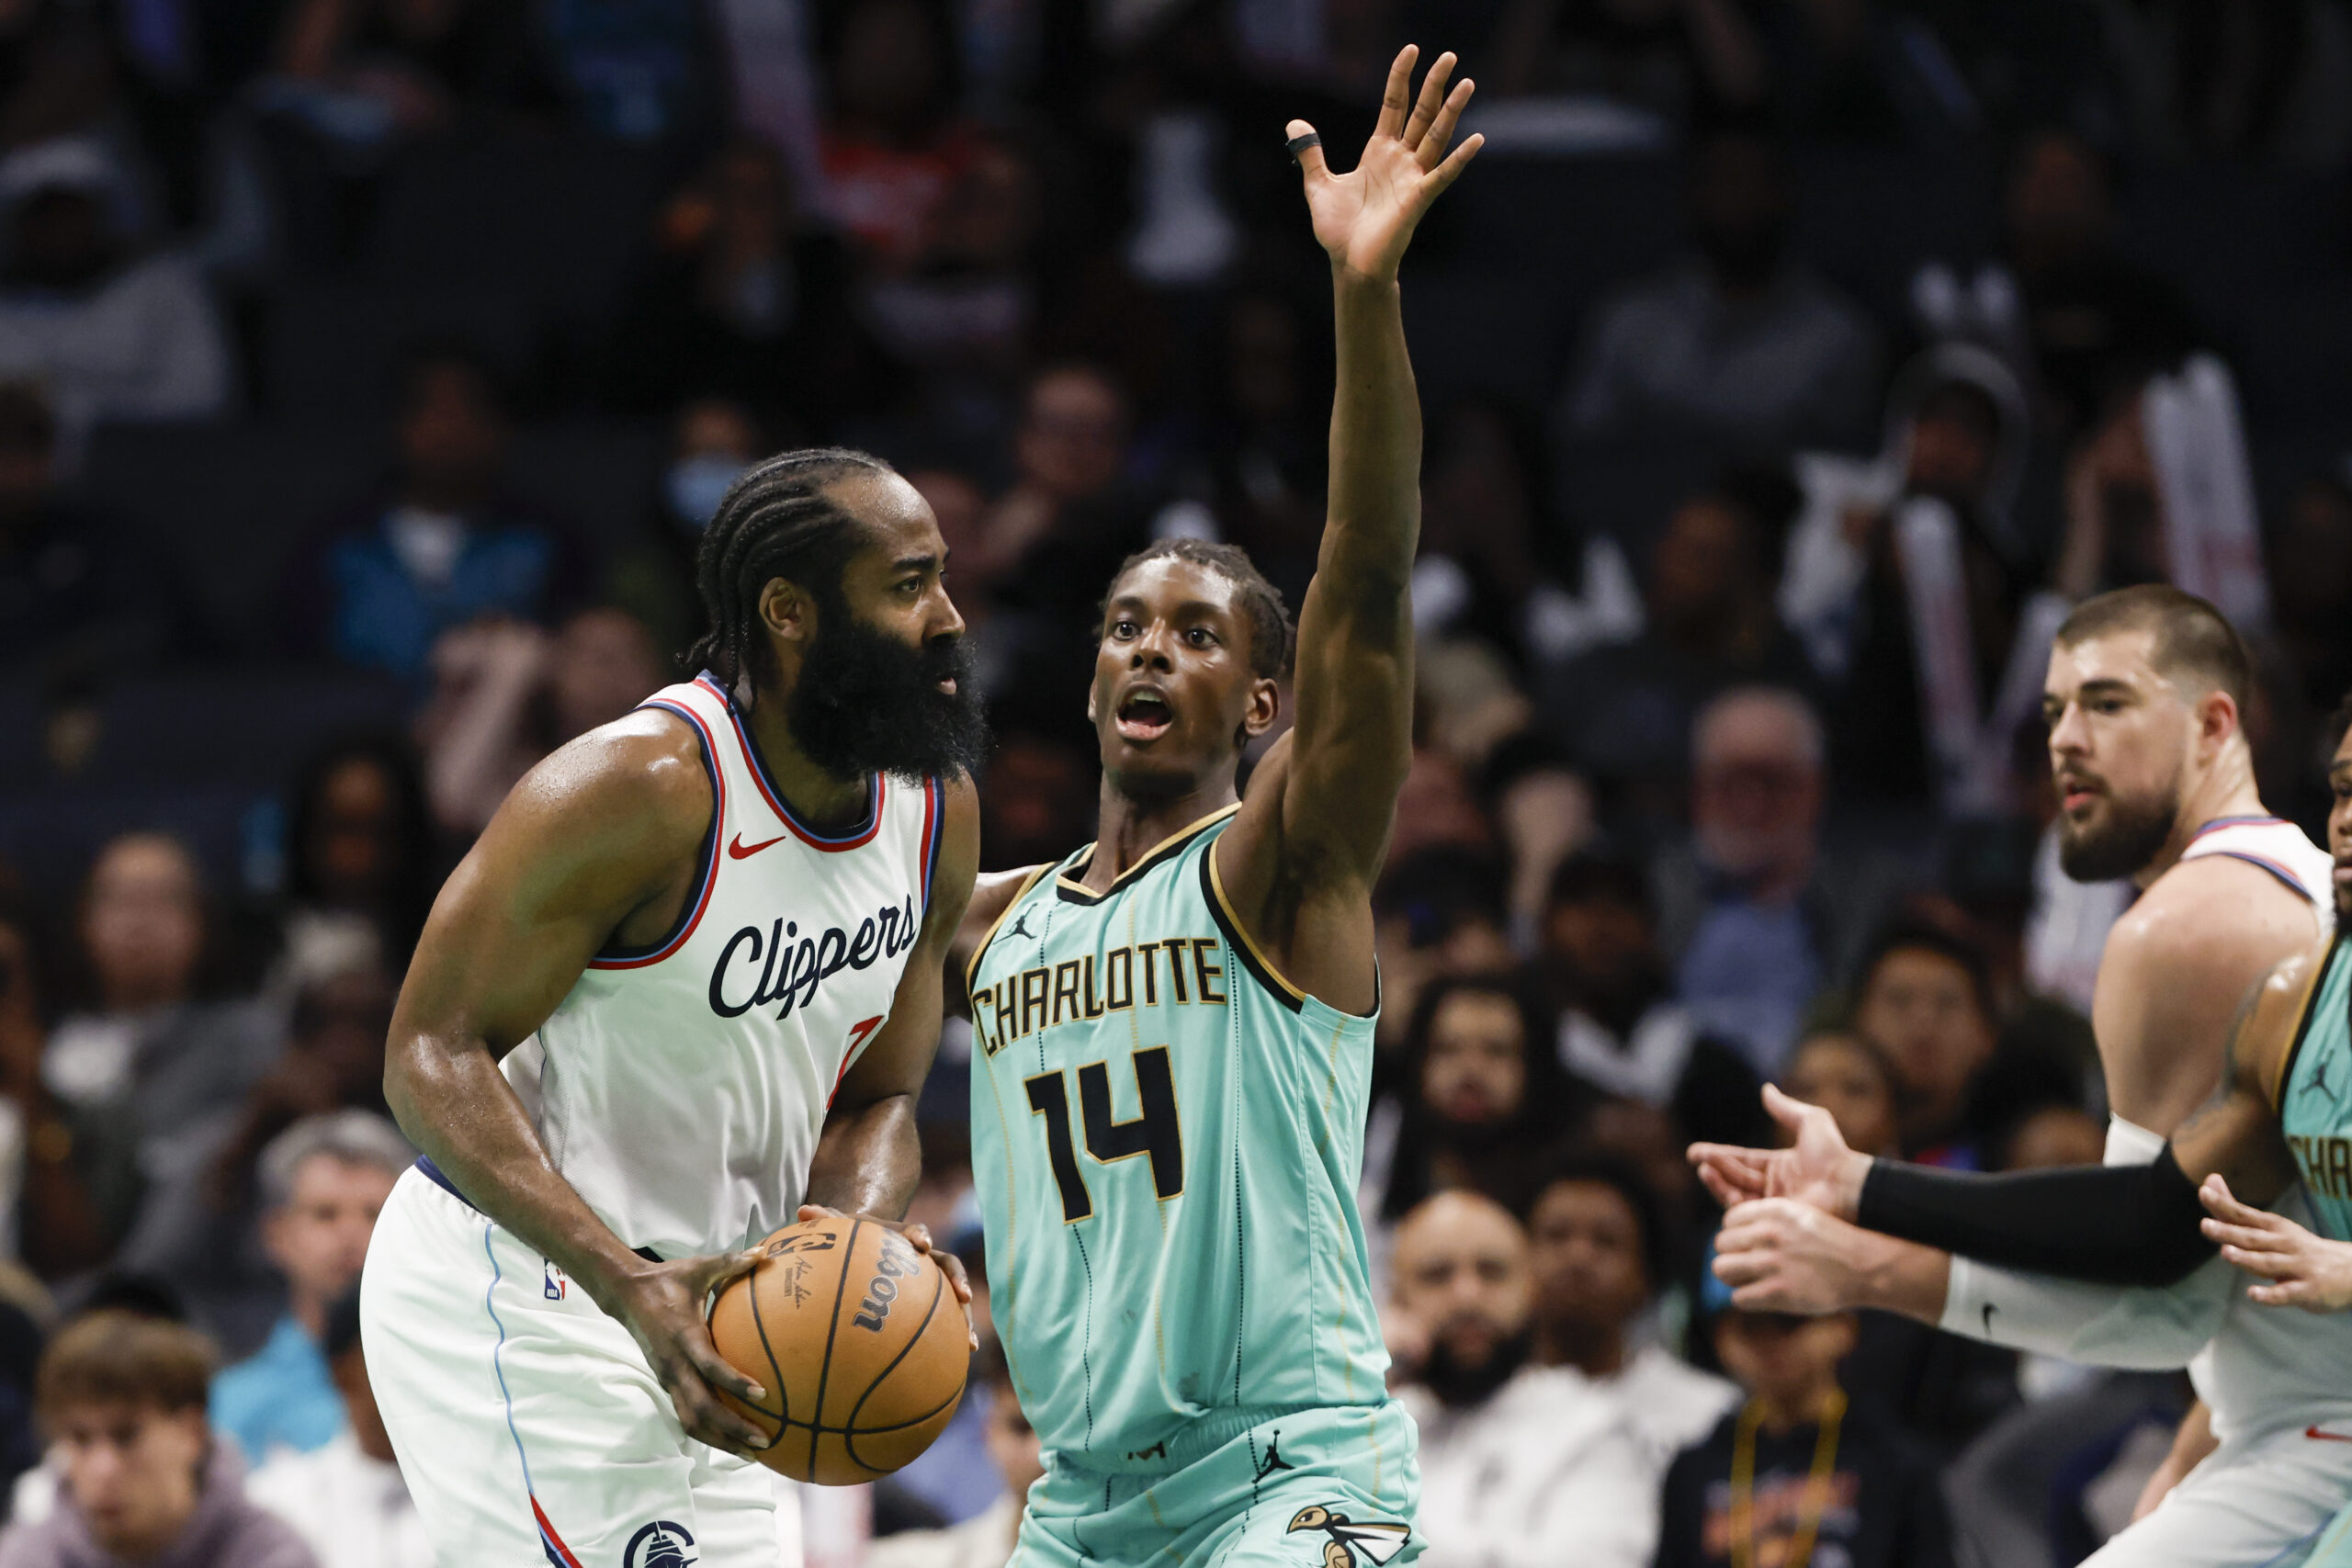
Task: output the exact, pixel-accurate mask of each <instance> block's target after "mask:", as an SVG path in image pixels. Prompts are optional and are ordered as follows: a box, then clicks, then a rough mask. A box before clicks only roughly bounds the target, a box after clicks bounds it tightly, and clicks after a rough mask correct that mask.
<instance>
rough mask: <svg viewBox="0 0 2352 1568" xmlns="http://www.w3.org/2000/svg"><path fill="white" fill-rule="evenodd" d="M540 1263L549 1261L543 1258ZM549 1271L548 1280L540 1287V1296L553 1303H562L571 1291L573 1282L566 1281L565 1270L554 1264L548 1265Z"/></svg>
mask: <svg viewBox="0 0 2352 1568" xmlns="http://www.w3.org/2000/svg"><path fill="white" fill-rule="evenodd" d="M539 1261H541V1262H542V1263H546V1262H547V1259H545V1258H541V1259H540V1260H539ZM547 1269H548V1273H547V1280H546V1282H545V1283H544V1284H542V1285H541V1286H540V1287H539V1294H541V1295H543V1296H545V1297H547V1299H548V1300H549V1301H551V1302H560V1301H561V1300H563V1298H564V1296H565V1295H566V1294H567V1293H568V1292H570V1291H571V1280H567V1279H565V1278H564V1277H563V1270H562V1269H559V1268H557V1267H556V1266H555V1265H554V1264H552V1263H548V1265H547Z"/></svg>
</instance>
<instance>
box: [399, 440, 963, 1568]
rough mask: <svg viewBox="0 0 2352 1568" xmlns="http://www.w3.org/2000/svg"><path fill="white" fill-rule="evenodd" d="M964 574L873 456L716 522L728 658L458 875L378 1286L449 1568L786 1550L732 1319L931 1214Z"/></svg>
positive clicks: (405, 1072) (403, 1110)
mask: <svg viewBox="0 0 2352 1568" xmlns="http://www.w3.org/2000/svg"><path fill="white" fill-rule="evenodd" d="M945 559H946V549H945V547H944V545H943V544H942V543H941V540H940V536H939V528H938V525H937V524H936V522H935V521H934V520H933V516H932V513H931V509H930V508H929V507H928V506H927V505H925V504H924V502H923V501H922V497H921V496H920V495H919V494H917V493H916V491H914V489H913V487H911V486H910V485H909V484H908V483H907V482H906V481H905V480H904V479H900V478H899V476H898V475H897V474H895V473H893V472H892V471H891V470H890V469H889V468H888V467H887V466H885V465H884V464H882V463H880V462H879V461H877V460H876V459H874V458H872V457H865V456H864V455H863V454H860V453H855V452H849V451H844V450H838V449H826V450H818V451H805V452H791V453H786V454H785V455H783V456H781V457H774V458H771V459H769V460H768V461H766V462H764V463H762V464H760V465H758V466H756V467H755V468H752V470H751V471H750V472H749V473H747V474H745V475H744V476H743V477H742V478H741V479H739V480H738V481H737V482H736V484H735V485H734V487H733V488H732V489H731V490H730V491H729V492H728V494H727V497H726V499H725V500H724V501H723V502H721V503H720V505H719V509H718V513H717V515H716V516H715V517H714V518H713V519H712V521H711V524H710V525H709V528H708V530H707V533H706V535H705V536H704V540H703V544H702V549H701V557H700V560H699V563H698V566H697V586H698V588H699V590H700V593H701V597H702V600H703V604H704V608H705V610H706V611H707V615H708V616H709V621H710V630H709V632H708V634H707V636H705V637H704V638H703V639H702V641H701V642H700V643H699V644H697V645H696V647H695V650H694V654H693V658H694V659H695V660H696V661H697V662H698V663H700V665H701V666H702V673H701V674H700V675H698V676H697V677H696V678H695V679H694V680H693V681H690V682H683V683H681V684H678V685H674V686H671V687H668V688H666V689H664V690H663V691H662V692H659V693H657V694H654V695H653V696H652V697H651V698H650V699H649V700H648V701H647V702H646V703H645V705H643V706H641V707H640V708H639V709H638V710H637V711H636V712H635V713H633V714H631V715H629V716H628V717H625V718H622V719H619V720H617V721H616V722H614V723H612V724H608V725H605V727H604V728H600V729H596V730H593V731H591V732H590V733H589V734H587V735H585V736H583V737H582V738H581V739H577V740H574V741H572V742H571V744H569V745H567V746H565V747H564V748H562V749H561V750H559V751H557V752H556V753H555V754H554V755H552V756H551V757H549V758H548V759H547V761H544V762H542V763H540V764H539V766H538V767H537V768H535V769H534V770H532V772H531V773H530V774H529V775H528V776H526V778H525V779H524V780H523V781H522V782H521V783H520V784H517V785H516V786H515V790H514V793H513V794H512V795H509V796H508V797H507V800H506V802H505V804H504V805H503V806H502V807H500V808H499V811H498V814H497V816H496V817H495V818H493V819H492V822H491V824H490V826H489V828H488V829H486V830H485V831H484V832H483V834H482V836H481V840H480V841H479V842H478V843H476V844H475V846H474V848H473V850H472V852H470V853H469V854H468V855H467V857H466V859H465V861H464V863H462V864H460V865H459V866H458V869H457V871H456V872H455V873H454V874H452V875H451V876H450V878H449V881H448V884H447V886H445V887H444V888H443V889H442V891H441V896H440V897H439V899H438V900H437V901H436V902H435V906H434V908H433V914H432V918H431V919H430V920H429V921H428V922H427V924H426V926H425V930H424V938H423V940H422V942H420V943H419V945H418V947H417V951H416V957H415V961H414V963H413V965H412V966H411V967H410V969H409V972H408V977H407V981H406V984H405V985H404V986H403V987H401V998H400V1004H399V1009H398V1011H397V1013H396V1015H395V1017H394V1019H393V1022H392V1030H391V1038H390V1043H389V1045H388V1047H387V1052H386V1063H385V1074H384V1082H385V1094H386V1097H387V1099H388V1100H390V1103H391V1106H392V1109H393V1111H394V1113H395V1114H396V1115H397V1116H398V1117H399V1118H400V1122H401V1126H402V1128H403V1129H405V1130H406V1132H407V1133H408V1135H409V1137H410V1138H411V1139H412V1140H413V1142H414V1143H415V1144H416V1145H417V1146H418V1147H419V1148H420V1149H422V1150H423V1151H424V1156H425V1157H424V1158H423V1159H421V1160H419V1161H418V1162H417V1167H416V1168H415V1169H414V1170H412V1171H410V1172H409V1173H408V1174H407V1175H405V1176H404V1177H402V1178H401V1182H400V1184H399V1186H398V1187H397V1188H395V1189H394V1190H393V1193H392V1196H391V1199H390V1201H389V1202H388V1203H387V1205H386V1207H385V1209H384V1212H383V1214H382V1217H381V1218H380V1219H379V1221H378V1224H377V1226H376V1231H375V1235H374V1240H373V1243H372V1245H371V1246H370V1247H369V1250H368V1266H367V1270H366V1274H365V1276H364V1280H365V1282H364V1286H363V1294H362V1312H363V1324H364V1333H365V1336H366V1342H367V1348H368V1371H369V1372H370V1374H371V1381H372V1382H373V1383H374V1385H375V1387H376V1390H377V1397H378V1400H379V1404H381V1406H382V1410H383V1416H384V1422H385V1426H386V1427H387V1428H388V1429H389V1430H390V1434H391V1438H392V1443H393V1446H394V1448H395V1449H396V1450H398V1452H399V1455H400V1461H401V1473H402V1475H403V1476H404V1477H405V1478H406V1480H407V1482H408V1484H409V1487H410V1490H411V1491H412V1492H413V1494H414V1495H415V1498H416V1503H417V1507H418V1510H419V1512H420V1513H421V1514H422V1515H423V1516H424V1522H425V1525H426V1529H427V1530H428V1532H429V1534H430V1535H431V1538H432V1540H433V1543H434V1550H435V1554H436V1555H437V1556H438V1557H439V1558H440V1560H441V1561H442V1562H450V1563H457V1562H464V1563H469V1564H483V1565H496V1568H524V1565H525V1564H528V1563H541V1562H546V1563H553V1564H556V1565H557V1568H578V1565H579V1564H581V1563H583V1562H589V1563H595V1564H598V1565H599V1568H602V1565H605V1564H613V1563H626V1564H629V1565H631V1568H643V1565H644V1564H646V1563H649V1562H652V1561H654V1560H655V1559H656V1558H658V1557H661V1556H662V1553H663V1551H670V1552H673V1553H674V1552H676V1551H678V1550H680V1549H681V1543H684V1545H685V1547H686V1549H689V1550H690V1551H691V1552H692V1553H693V1554H694V1555H695V1557H697V1558H698V1559H699V1560H700V1561H703V1562H713V1563H722V1562H723V1563H726V1564H729V1568H733V1565H735V1564H738V1563H747V1564H761V1563H769V1564H773V1563H775V1562H777V1561H778V1551H779V1548H778V1542H777V1538H776V1529H775V1512H774V1493H773V1490H772V1478H771V1477H770V1476H769V1475H768V1473H767V1472H765V1471H763V1470H761V1469H759V1468H758V1467H757V1466H756V1465H755V1464H754V1462H753V1461H752V1458H751V1457H750V1456H751V1454H752V1450H756V1449H758V1448H760V1447H762V1446H763V1439H762V1437H761V1435H760V1433H759V1432H758V1431H757V1430H756V1429H755V1428H754V1427H752V1426H751V1425H750V1424H749V1423H748V1422H746V1421H744V1420H742V1419H741V1418H740V1417H738V1416H735V1415H733V1414H731V1413H730V1412H729V1411H728V1410H727V1409H725V1408H724V1407H723V1406H722V1404H720V1402H719V1401H718V1397H717V1395H716V1393H715V1392H714V1391H715V1390H721V1389H723V1390H726V1391H728V1392H729V1393H733V1394H735V1395H736V1396H737V1397H739V1398H741V1399H744V1400H746V1401H749V1402H756V1401H757V1400H759V1399H760V1398H761V1397H762V1392H761V1391H760V1390H759V1389H758V1388H757V1387H756V1386H755V1385H754V1384H753V1383H752V1382H751V1380H749V1379H747V1378H745V1377H744V1376H743V1375H742V1374H741V1373H740V1372H737V1371H734V1370H733V1369H732V1368H730V1367H729V1366H728V1365H727V1364H726V1363H725V1362H724V1361H722V1360H721V1359H719V1357H718V1353H717V1351H716V1350H715V1349H714V1348H713V1347H712V1344H711V1340H710V1336H709V1333H708V1331H707V1329H706V1328H705V1326H704V1323H703V1308H704V1303H705V1300H706V1298H707V1296H708V1295H709V1293H710V1292H712V1291H713V1290H715V1289H717V1288H718V1286H719V1285H721V1284H724V1283H725V1282H726V1281H727V1280H730V1279H733V1278H735V1277H736V1276H737V1275H740V1274H741V1273H743V1272H745V1271H746V1270H747V1269H750V1268H751V1267H752V1265H753V1263H754V1262H755V1261H756V1257H757V1255H756V1254H755V1253H753V1252H752V1251H750V1250H747V1248H749V1247H751V1245H752V1244H753V1243H755V1242H757V1241H758V1240H760V1239H761V1238H762V1237H763V1236H764V1235H766V1234H767V1233H768V1232H770V1231H772V1230H775V1228H777V1227H779V1226H781V1225H784V1224H789V1223H791V1221H792V1220H793V1219H794V1218H795V1217H796V1216H799V1217H807V1216H808V1215H809V1214H810V1213H814V1212H817V1211H816V1209H815V1208H814V1207H812V1206H822V1207H823V1208H827V1209H831V1210H836V1211H842V1212H854V1213H862V1214H865V1215H868V1216H872V1217H875V1218H877V1219H878V1220H880V1221H882V1222H883V1223H885V1224H894V1223H895V1222H897V1221H898V1220H899V1217H900V1216H901V1215H902V1214H903V1213H905V1208H906V1203H907V1201H908V1199H909V1198H910V1195H911V1194H912V1192H913V1190H914V1186H915V1179H916V1176H917V1174H918V1168H919V1164H920V1160H919V1156H918V1152H917V1147H916V1142H915V1127H914V1117H913V1104H914V1097H915V1094H916V1092H917V1091H918V1090H919V1089H920V1088H921V1087H922V1081H923V1078H924V1077H925V1075H926V1074H927V1073H928V1072H929V1070H930V1066H931V1060H932V1054H933V1047H934V1046H935V1045H936V1043H937V1042H938V1035H939V1017H940V1013H939V1006H940V976H941V965H942V962H943V960H944V958H945V956H946V953H947V948H948V944H949V942H951V941H952V940H953V936H954V933H955V931H956V927H957V921H958V920H959V919H960V918H961V917H962V915H963V912H964V906H965V903H966V900H967V898H968V897H969V896H970V891H971V886H972V877H973V874H974V871H975V868H976V865H977V863H978V816H977V812H976V809H975V805H974V800H973V795H972V790H971V785H970V784H969V783H968V779H967V774H968V772H969V770H970V769H971V767H972V766H973V764H974V763H975V762H976V761H978V758H979V756H980V753H981V750H982V748H983V746H984V744H985V727H984V724H983V722H982V719H981V716H980V712H979V708H978V699H977V696H976V694H975V693H974V692H973V690H972V688H971V683H970V681H969V678H968V675H969V656H968V652H967V648H966V645H965V644H964V642H963V640H962V637H963V631H964V623H963V621H962V619H961V617H959V616H958V615H956V607H955V606H954V604H951V603H950V602H949V601H948V597H947V593H946V590H945V588H944V585H943V583H942V581H941V574H942V570H943V568H944V564H945ZM907 1235H908V1236H909V1239H910V1240H911V1241H913V1242H914V1244H915V1245H916V1246H918V1247H928V1246H929V1238H928V1237H927V1236H925V1235H923V1234H922V1231H921V1229H920V1227H911V1228H909V1229H908V1231H907ZM944 1262H945V1263H946V1264H947V1265H948V1267H949V1271H950V1274H951V1276H953V1277H955V1278H956V1280H957V1284H958V1290H959V1293H961V1294H962V1295H963V1296H964V1297H965V1298H966V1299H967V1300H968V1299H969V1290H968V1287H967V1286H965V1285H964V1284H963V1283H962V1279H961V1269H960V1268H959V1267H958V1266H956V1264H955V1260H954V1259H952V1258H944Z"/></svg>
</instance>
